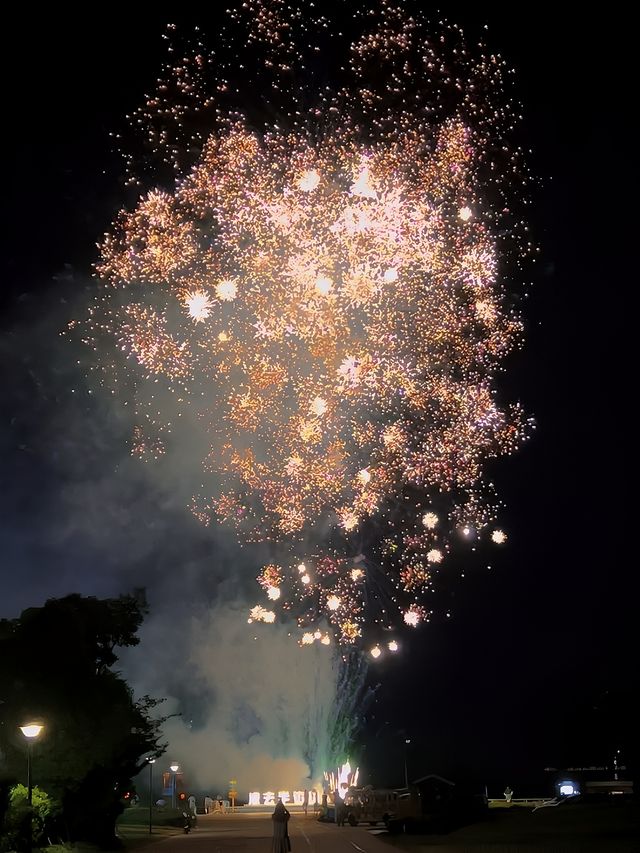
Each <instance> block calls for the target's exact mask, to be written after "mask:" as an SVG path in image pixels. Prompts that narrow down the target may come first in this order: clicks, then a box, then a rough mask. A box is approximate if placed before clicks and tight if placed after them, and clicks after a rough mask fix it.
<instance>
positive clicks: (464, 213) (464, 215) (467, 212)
mask: <svg viewBox="0 0 640 853" xmlns="http://www.w3.org/2000/svg"><path fill="white" fill-rule="evenodd" d="M472 216H473V211H472V210H471V208H470V207H466V206H465V207H461V208H460V210H459V211H458V219H461V220H462V221H463V222H468V221H469V220H470V219H471V217H472Z"/></svg>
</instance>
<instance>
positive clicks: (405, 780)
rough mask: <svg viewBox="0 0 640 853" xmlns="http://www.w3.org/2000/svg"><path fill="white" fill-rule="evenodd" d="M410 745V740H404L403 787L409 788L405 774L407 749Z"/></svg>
mask: <svg viewBox="0 0 640 853" xmlns="http://www.w3.org/2000/svg"><path fill="white" fill-rule="evenodd" d="M410 743H411V738H408V737H406V738H405V739H404V786H405V788H408V787H409V774H408V773H407V747H408V746H409V744H410Z"/></svg>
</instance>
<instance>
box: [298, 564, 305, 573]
mask: <svg viewBox="0 0 640 853" xmlns="http://www.w3.org/2000/svg"><path fill="white" fill-rule="evenodd" d="M306 571H307V567H306V566H305V564H304V563H300V565H299V566H298V572H299V573H300V574H301V575H303V574H304V573H305V572H306Z"/></svg>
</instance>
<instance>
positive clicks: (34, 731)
mask: <svg viewBox="0 0 640 853" xmlns="http://www.w3.org/2000/svg"><path fill="white" fill-rule="evenodd" d="M43 728H44V726H43V725H41V724H40V723H27V724H26V725H24V726H20V731H21V732H22V734H23V735H24V737H25V738H26V739H27V802H28V803H29V823H28V832H29V841H28V847H27V849H28V850H29V851H30V850H31V843H32V839H31V835H32V831H33V830H32V814H31V806H32V802H33V782H32V780H31V744H32V743H33V741H34V740H35V739H36V738H37V737H38V736H39V734H40V732H41V731H42V729H43Z"/></svg>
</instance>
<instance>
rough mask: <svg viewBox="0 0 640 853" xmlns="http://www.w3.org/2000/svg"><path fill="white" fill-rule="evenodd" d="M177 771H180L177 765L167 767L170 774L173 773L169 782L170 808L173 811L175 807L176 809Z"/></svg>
mask: <svg viewBox="0 0 640 853" xmlns="http://www.w3.org/2000/svg"><path fill="white" fill-rule="evenodd" d="M179 769H180V765H179V764H175V763H174V764H171V765H170V766H169V770H171V772H172V773H173V777H172V779H171V782H172V785H171V808H173V809H175V807H176V773H177V772H178V770H179Z"/></svg>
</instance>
